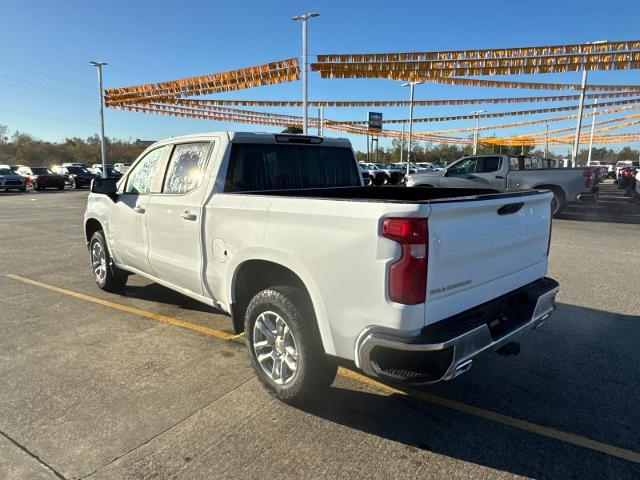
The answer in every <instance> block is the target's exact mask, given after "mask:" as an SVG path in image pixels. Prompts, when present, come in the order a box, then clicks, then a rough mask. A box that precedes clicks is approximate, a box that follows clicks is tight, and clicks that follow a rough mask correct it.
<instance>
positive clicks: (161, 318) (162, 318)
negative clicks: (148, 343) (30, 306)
mask: <svg viewBox="0 0 640 480" xmlns="http://www.w3.org/2000/svg"><path fill="white" fill-rule="evenodd" d="M6 276H7V277H9V278H12V279H14V280H17V281H19V282H22V283H27V284H29V285H33V286H35V287H40V288H46V289H47V290H53V291H54V292H58V293H62V294H64V295H69V296H71V297H75V298H79V299H81V300H86V301H87V302H93V303H97V304H99V305H104V306H105V307H111V308H115V309H117V310H122V311H123V312H127V313H133V314H134V315H140V316H141V317H145V318H150V319H151V320H156V321H158V322H162V323H168V324H169V325H175V326H176V327H181V328H187V329H189V330H194V331H196V332H200V333H204V334H206V335H211V336H213V337H217V338H222V339H223V340H229V339H231V338H233V337H234V335H233V334H231V333H227V332H223V331H221V330H217V329H215V328H209V327H205V326H203V325H198V324H197V323H191V322H185V321H184V320H178V319H177V318H173V317H168V316H166V315H161V314H159V313H153V312H149V311H148V310H142V309H141V308H135V307H129V306H127V305H122V304H121V303H116V302H111V301H109V300H103V299H101V298H96V297H92V296H91V295H85V294H84V293H80V292H74V291H73V290H68V289H66V288H61V287H56V286H54V285H49V284H48V283H44V282H39V281H37V280H32V279H30V278H26V277H21V276H20V275H14V274H12V273H9V274H7V275H6Z"/></svg>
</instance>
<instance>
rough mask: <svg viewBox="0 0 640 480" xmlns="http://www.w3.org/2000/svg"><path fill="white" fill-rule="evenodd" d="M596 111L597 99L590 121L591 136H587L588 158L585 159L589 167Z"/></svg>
mask: <svg viewBox="0 0 640 480" xmlns="http://www.w3.org/2000/svg"><path fill="white" fill-rule="evenodd" d="M597 110H598V99H597V98H596V100H595V102H593V118H592V119H591V135H590V136H589V156H588V157H587V166H590V165H591V149H592V148H593V131H594V129H595V128H596V111H597Z"/></svg>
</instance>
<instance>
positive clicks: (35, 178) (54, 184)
mask: <svg viewBox="0 0 640 480" xmlns="http://www.w3.org/2000/svg"><path fill="white" fill-rule="evenodd" d="M18 174H20V175H22V176H23V177H25V178H26V179H28V183H27V184H29V183H31V186H32V187H33V190H34V191H38V190H44V189H45V188H57V189H58V190H62V189H64V177H63V176H62V175H58V174H56V173H53V172H52V171H51V170H49V169H48V168H46V167H20V168H19V169H18Z"/></svg>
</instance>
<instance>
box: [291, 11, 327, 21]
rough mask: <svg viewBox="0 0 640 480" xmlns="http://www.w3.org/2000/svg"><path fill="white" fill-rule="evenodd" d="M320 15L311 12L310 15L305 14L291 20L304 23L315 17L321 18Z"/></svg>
mask: <svg viewBox="0 0 640 480" xmlns="http://www.w3.org/2000/svg"><path fill="white" fill-rule="evenodd" d="M319 16H320V14H319V13H317V12H309V13H305V14H304V15H296V16H295V17H291V20H294V21H295V20H302V21H307V20H309V19H310V18H313V17H319Z"/></svg>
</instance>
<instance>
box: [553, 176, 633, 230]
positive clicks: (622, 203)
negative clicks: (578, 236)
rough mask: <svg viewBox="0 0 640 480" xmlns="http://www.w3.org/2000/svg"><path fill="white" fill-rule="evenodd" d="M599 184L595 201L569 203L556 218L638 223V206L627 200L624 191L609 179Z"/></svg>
mask: <svg viewBox="0 0 640 480" xmlns="http://www.w3.org/2000/svg"><path fill="white" fill-rule="evenodd" d="M607 182H608V183H605V184H603V185H601V186H600V198H599V199H598V201H597V202H596V203H584V204H570V205H567V206H566V207H565V209H564V210H563V211H562V213H561V214H560V216H559V217H558V218H560V219H563V220H577V221H583V222H608V223H626V224H635V225H640V207H639V206H637V205H634V204H632V203H630V202H629V197H628V196H626V194H625V191H624V190H622V189H619V188H618V186H617V185H613V184H612V183H609V182H611V181H610V180H609V181H607Z"/></svg>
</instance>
